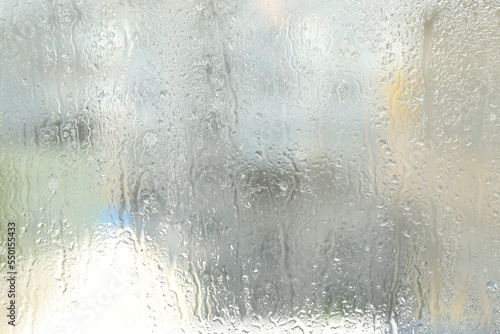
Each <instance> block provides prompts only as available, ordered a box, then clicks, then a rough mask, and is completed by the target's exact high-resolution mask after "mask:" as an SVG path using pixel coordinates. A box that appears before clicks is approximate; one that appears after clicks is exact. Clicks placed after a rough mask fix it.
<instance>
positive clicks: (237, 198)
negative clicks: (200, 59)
mask: <svg viewBox="0 0 500 334" xmlns="http://www.w3.org/2000/svg"><path fill="white" fill-rule="evenodd" d="M209 8H210V12H211V16H212V17H214V19H215V27H216V38H217V42H218V44H219V52H220V57H221V61H222V68H223V72H224V77H225V84H226V90H227V92H228V93H229V96H230V99H231V107H230V115H229V117H227V125H228V131H226V141H227V144H228V145H229V152H228V158H229V165H230V166H231V167H232V170H231V171H230V178H231V183H232V187H233V188H234V193H233V204H234V208H235V210H236V212H235V213H236V223H237V228H236V229H237V232H236V233H237V241H236V270H237V277H236V282H237V283H236V285H237V291H238V292H237V296H236V302H237V304H238V310H239V315H240V318H241V320H243V318H244V317H245V315H246V313H247V310H246V305H245V301H244V299H245V298H244V295H243V267H242V261H241V257H242V254H241V250H242V246H243V243H244V241H243V237H242V233H243V205H242V204H241V201H242V199H241V189H240V185H239V181H238V179H237V177H236V174H235V173H236V168H237V158H238V157H239V145H238V142H237V139H238V136H239V135H240V131H238V128H239V120H238V98H237V95H236V91H235V89H234V87H233V84H232V80H231V71H230V68H229V63H228V61H227V57H226V52H225V50H224V43H223V40H222V28H221V22H220V18H219V16H218V14H217V12H216V5H215V3H214V2H213V1H211V2H210V3H209ZM231 117H232V118H233V119H232V120H231Z"/></svg>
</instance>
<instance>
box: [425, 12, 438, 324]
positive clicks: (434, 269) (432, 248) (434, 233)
mask: <svg viewBox="0 0 500 334" xmlns="http://www.w3.org/2000/svg"><path fill="white" fill-rule="evenodd" d="M437 15H438V13H436V12H435V13H432V14H431V17H430V18H425V22H424V31H423V33H424V40H423V53H422V78H423V82H424V115H425V117H426V118H427V122H426V124H425V132H426V133H425V135H426V140H427V143H428V151H429V159H428V162H427V187H428V191H429V195H428V205H429V219H430V221H429V230H430V231H429V232H430V235H431V239H430V241H429V249H428V253H429V258H430V259H429V270H430V272H431V283H430V284H431V285H430V298H429V310H430V314H431V319H432V323H433V325H434V329H435V330H436V331H438V332H440V331H441V329H442V328H441V325H440V324H441V307H440V305H439V295H440V291H441V284H440V279H439V278H440V275H439V272H438V269H439V267H438V259H439V246H438V243H439V235H438V226H437V224H438V222H437V208H436V204H435V202H434V198H433V197H434V196H435V194H436V176H437V162H436V159H437V155H438V152H437V148H436V143H435V141H434V137H435V134H434V124H433V122H434V121H435V119H434V115H433V110H432V95H433V91H432V77H431V69H430V61H431V59H430V58H431V51H432V34H433V26H434V22H435V20H436V17H437Z"/></svg>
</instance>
